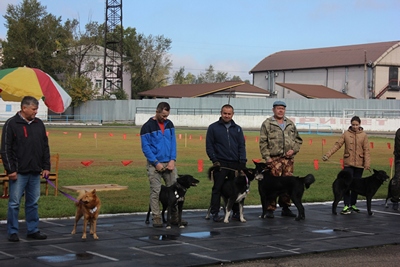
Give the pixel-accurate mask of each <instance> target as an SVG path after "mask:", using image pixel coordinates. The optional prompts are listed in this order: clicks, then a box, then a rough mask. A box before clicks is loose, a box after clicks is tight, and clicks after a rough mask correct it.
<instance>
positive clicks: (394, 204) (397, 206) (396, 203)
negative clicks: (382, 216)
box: [393, 202, 399, 210]
mask: <svg viewBox="0 0 400 267" xmlns="http://www.w3.org/2000/svg"><path fill="white" fill-rule="evenodd" d="M398 209H399V202H393V210H398Z"/></svg>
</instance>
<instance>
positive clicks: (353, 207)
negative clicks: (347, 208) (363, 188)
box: [351, 205, 360, 213]
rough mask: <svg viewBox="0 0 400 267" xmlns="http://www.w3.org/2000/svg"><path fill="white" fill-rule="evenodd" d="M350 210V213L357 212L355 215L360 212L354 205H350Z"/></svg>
mask: <svg viewBox="0 0 400 267" xmlns="http://www.w3.org/2000/svg"><path fill="white" fill-rule="evenodd" d="M351 210H352V211H355V212H357V213H359V212H360V210H359V209H358V208H357V207H356V205H352V206H351Z"/></svg>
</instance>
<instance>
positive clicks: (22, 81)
mask: <svg viewBox="0 0 400 267" xmlns="http://www.w3.org/2000/svg"><path fill="white" fill-rule="evenodd" d="M0 96H1V98H2V99H3V100H4V101H14V102H15V101H17V102H18V101H21V100H22V98H23V97H24V96H33V97H35V98H36V99H38V100H39V99H43V101H44V103H45V104H46V106H47V107H48V108H49V109H50V110H52V111H54V112H57V113H62V112H64V111H65V110H66V109H67V108H68V107H69V105H70V104H71V97H70V96H69V95H68V94H67V92H65V90H64V89H63V88H62V87H61V86H60V85H59V84H58V83H57V82H56V81H55V80H54V79H53V78H51V77H50V75H48V74H47V73H45V72H43V71H41V70H39V69H35V68H28V67H19V68H10V69H4V70H0Z"/></svg>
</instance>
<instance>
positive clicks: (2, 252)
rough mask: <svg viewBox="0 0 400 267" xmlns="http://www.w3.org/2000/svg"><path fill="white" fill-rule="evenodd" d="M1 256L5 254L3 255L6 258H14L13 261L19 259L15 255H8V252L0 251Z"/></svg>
mask: <svg viewBox="0 0 400 267" xmlns="http://www.w3.org/2000/svg"><path fill="white" fill-rule="evenodd" d="M0 254H3V255H5V256H7V257H10V258H13V259H18V257H16V256H14V255H11V254H8V253H6V252H4V251H1V250H0Z"/></svg>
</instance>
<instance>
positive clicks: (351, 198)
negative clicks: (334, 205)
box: [343, 166, 364, 207]
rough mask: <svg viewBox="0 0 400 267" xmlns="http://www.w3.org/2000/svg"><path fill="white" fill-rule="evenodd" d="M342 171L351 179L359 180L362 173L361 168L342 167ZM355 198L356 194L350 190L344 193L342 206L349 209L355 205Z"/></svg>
mask: <svg viewBox="0 0 400 267" xmlns="http://www.w3.org/2000/svg"><path fill="white" fill-rule="evenodd" d="M344 170H345V171H348V172H350V173H351V175H352V176H353V179H361V177H362V175H363V171H364V169H363V168H356V167H352V166H347V167H344ZM357 197H358V194H357V193H356V192H353V191H350V190H349V191H347V192H346V193H344V196H343V201H344V205H345V206H349V207H350V206H352V205H355V204H357Z"/></svg>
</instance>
